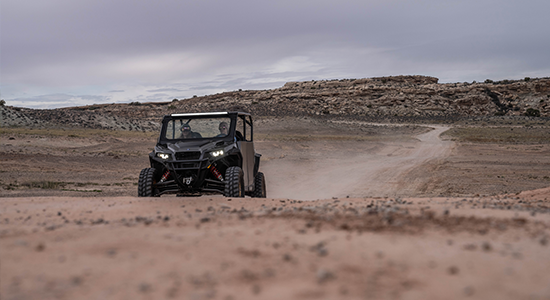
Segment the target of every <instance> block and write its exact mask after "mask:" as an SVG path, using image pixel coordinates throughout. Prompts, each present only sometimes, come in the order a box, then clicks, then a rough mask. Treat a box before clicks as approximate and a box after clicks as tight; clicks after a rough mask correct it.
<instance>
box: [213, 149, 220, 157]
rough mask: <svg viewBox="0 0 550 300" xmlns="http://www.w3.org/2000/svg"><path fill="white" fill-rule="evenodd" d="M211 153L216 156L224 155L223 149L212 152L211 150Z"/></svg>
mask: <svg viewBox="0 0 550 300" xmlns="http://www.w3.org/2000/svg"><path fill="white" fill-rule="evenodd" d="M210 154H212V156H214V157H218V156H222V155H223V150H216V151H212V152H210Z"/></svg>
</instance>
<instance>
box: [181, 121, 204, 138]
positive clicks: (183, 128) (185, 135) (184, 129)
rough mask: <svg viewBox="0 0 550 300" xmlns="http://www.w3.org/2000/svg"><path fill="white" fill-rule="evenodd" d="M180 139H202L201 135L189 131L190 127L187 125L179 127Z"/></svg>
mask: <svg viewBox="0 0 550 300" xmlns="http://www.w3.org/2000/svg"><path fill="white" fill-rule="evenodd" d="M180 138H182V139H198V138H202V136H201V134H200V133H198V132H193V131H191V126H189V124H183V125H182V126H181V137H180Z"/></svg>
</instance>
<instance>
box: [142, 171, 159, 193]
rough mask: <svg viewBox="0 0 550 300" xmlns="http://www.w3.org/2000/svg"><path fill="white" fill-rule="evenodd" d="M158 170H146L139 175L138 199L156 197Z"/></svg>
mask: <svg viewBox="0 0 550 300" xmlns="http://www.w3.org/2000/svg"><path fill="white" fill-rule="evenodd" d="M156 173H157V170H156V169H153V168H145V169H143V170H141V173H139V182H138V197H154V196H155V184H156V183H157V182H156Z"/></svg>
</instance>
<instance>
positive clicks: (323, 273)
mask: <svg viewBox="0 0 550 300" xmlns="http://www.w3.org/2000/svg"><path fill="white" fill-rule="evenodd" d="M316 276H317V282H319V283H324V282H326V281H328V280H331V279H334V278H335V277H336V276H334V273H332V272H331V271H328V270H324V269H320V270H319V271H317V275H316Z"/></svg>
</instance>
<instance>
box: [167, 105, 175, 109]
mask: <svg viewBox="0 0 550 300" xmlns="http://www.w3.org/2000/svg"><path fill="white" fill-rule="evenodd" d="M168 109H176V106H175V105H168Z"/></svg>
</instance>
